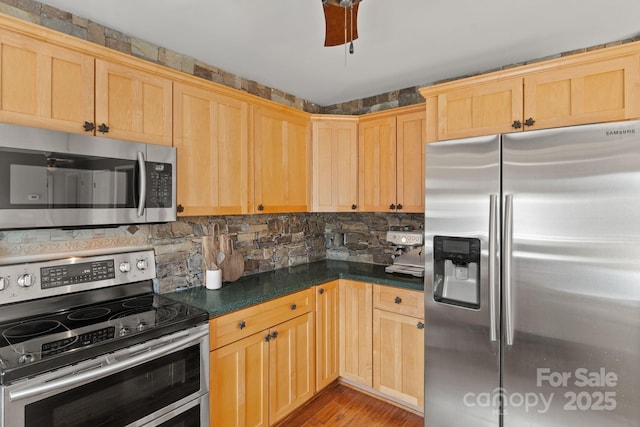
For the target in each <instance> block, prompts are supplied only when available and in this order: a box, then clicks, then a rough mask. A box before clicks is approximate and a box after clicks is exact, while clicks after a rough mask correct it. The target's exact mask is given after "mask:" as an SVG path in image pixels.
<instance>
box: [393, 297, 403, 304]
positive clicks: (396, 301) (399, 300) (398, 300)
mask: <svg viewBox="0 0 640 427" xmlns="http://www.w3.org/2000/svg"><path fill="white" fill-rule="evenodd" d="M393 302H395V303H396V304H400V303H401V302H402V298H400V297H396V299H394V300H393Z"/></svg>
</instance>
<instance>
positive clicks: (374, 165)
mask: <svg viewBox="0 0 640 427" xmlns="http://www.w3.org/2000/svg"><path fill="white" fill-rule="evenodd" d="M358 132H359V135H358V137H359V144H358V164H359V166H358V171H359V181H358V186H359V200H358V203H359V210H360V211H365V212H389V211H391V212H424V142H425V138H426V134H425V115H424V106H423V105H418V106H412V107H409V108H403V109H396V110H389V111H387V112H384V113H381V114H370V115H367V116H361V118H360V124H359V128H358Z"/></svg>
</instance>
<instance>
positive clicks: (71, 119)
mask: <svg viewBox="0 0 640 427" xmlns="http://www.w3.org/2000/svg"><path fill="white" fill-rule="evenodd" d="M0 49H1V56H0V78H1V91H0V121H2V122H4V123H13V124H18V125H24V126H33V127H41V128H47V129H54V130H59V131H64V132H75V133H84V132H85V130H84V128H83V124H84V122H85V121H87V122H89V123H92V122H93V120H94V111H93V104H94V101H93V100H94V85H93V80H94V59H93V57H91V56H89V55H85V54H83V53H79V52H76V51H73V50H70V49H66V48H63V47H59V46H56V45H53V44H49V43H46V42H43V41H40V40H37V39H33V38H30V37H26V36H23V35H20V34H16V33H13V32H10V31H8V30H5V29H1V30H0Z"/></svg>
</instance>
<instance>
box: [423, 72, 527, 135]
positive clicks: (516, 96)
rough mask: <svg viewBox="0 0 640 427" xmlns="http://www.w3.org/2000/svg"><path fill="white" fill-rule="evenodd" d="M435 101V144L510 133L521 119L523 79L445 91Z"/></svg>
mask: <svg viewBox="0 0 640 427" xmlns="http://www.w3.org/2000/svg"><path fill="white" fill-rule="evenodd" d="M437 101H438V108H437V112H438V116H437V119H438V128H437V136H438V138H437V139H438V140H443V139H454V138H465V137H469V136H475V135H489V134H494V133H506V132H511V131H513V128H512V124H513V123H514V122H515V121H517V120H520V121H521V118H522V79H521V78H514V79H509V80H504V81H497V82H489V83H483V84H478V85H472V86H469V87H465V88H462V89H457V90H451V91H447V92H445V93H441V94H439V95H438V100H437ZM427 109H428V107H427Z"/></svg>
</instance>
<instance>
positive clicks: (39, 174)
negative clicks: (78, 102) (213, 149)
mask: <svg viewBox="0 0 640 427" xmlns="http://www.w3.org/2000/svg"><path fill="white" fill-rule="evenodd" d="M175 219H176V150H175V148H173V147H165V146H161V145H153V144H141V143H136V142H128V141H118V140H114V139H109V138H102V137H96V136H89V135H81V134H73V133H65V132H58V131H52V130H46V129H37V128H31V127H25V126H16V125H9V124H0V229H16V228H38V227H72V226H99V225H115V224H139V223H148V222H167V221H175Z"/></svg>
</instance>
